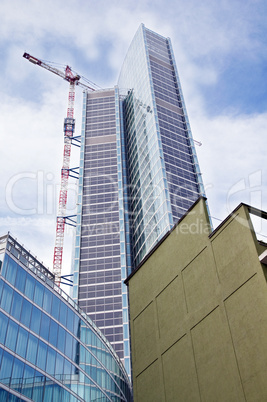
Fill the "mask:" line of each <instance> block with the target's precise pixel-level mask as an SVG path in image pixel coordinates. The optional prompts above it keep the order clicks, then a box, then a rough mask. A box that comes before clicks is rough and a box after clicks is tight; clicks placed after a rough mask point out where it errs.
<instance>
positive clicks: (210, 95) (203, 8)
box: [0, 0, 267, 267]
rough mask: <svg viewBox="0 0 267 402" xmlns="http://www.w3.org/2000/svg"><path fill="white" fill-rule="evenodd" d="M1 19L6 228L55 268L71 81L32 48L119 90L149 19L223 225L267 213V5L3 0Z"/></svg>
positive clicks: (1, 206)
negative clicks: (32, 59)
mask: <svg viewBox="0 0 267 402" xmlns="http://www.w3.org/2000/svg"><path fill="white" fill-rule="evenodd" d="M0 15H1V24H0V56H1V63H0V73H1V77H2V80H1V95H2V96H1V103H0V115H1V141H2V142H1V143H2V144H5V145H4V146H2V147H1V172H2V175H1V179H2V180H1V199H0V227H1V233H5V232H6V231H7V230H10V231H11V232H12V233H13V234H14V235H15V236H17V237H18V239H19V240H20V241H21V242H23V243H25V245H26V246H27V247H28V248H31V249H32V250H33V251H34V252H35V253H36V254H37V256H38V257H39V258H40V259H41V260H43V261H44V262H45V263H46V264H47V265H48V266H49V267H52V255H53V247H54V239H55V216H56V209H57V192H58V188H59V180H60V168H61V164H62V150H63V133H62V126H63V119H64V117H65V115H66V107H67V94H68V85H67V83H66V82H64V81H63V80H61V79H60V78H59V77H57V76H55V75H53V74H51V73H49V72H47V71H45V70H44V69H41V68H38V67H36V66H34V65H32V64H30V63H28V62H27V61H26V60H25V59H23V57H22V55H23V53H24V51H27V52H28V53H30V54H32V55H34V56H36V57H38V58H41V59H43V60H49V61H53V62H56V63H62V64H69V65H70V66H71V67H72V68H73V69H74V70H75V71H77V72H78V73H79V74H81V75H83V76H86V77H87V78H88V79H90V80H92V81H93V82H96V83H97V84H98V85H100V86H101V87H112V86H113V85H114V84H116V82H117V78H118V75H119V71H120V68H121V65H122V62H123V59H124V57H125V54H126V52H127V49H128V47H129V44H130V42H131V39H132V38H133V36H134V34H135V32H136V30H137V29H138V27H139V25H140V23H144V24H145V25H146V26H147V27H148V28H150V29H152V30H154V31H156V32H158V33H160V34H162V35H163V36H167V37H170V38H171V40H172V45H173V49H174V54H175V57H176V63H177V66H178V71H179V74H180V80H181V84H182V88H183V92H184V98H185V102H186V106H187V111H188V115H189V120H190V122H191V128H192V132H193V136H194V138H195V139H196V140H198V141H201V142H202V144H203V145H202V146H201V147H197V153H198V157H199V162H200V167H201V170H202V173H203V181H204V184H205V186H206V193H207V197H208V200H209V205H210V210H211V215H212V216H214V217H215V218H216V220H214V223H215V224H216V223H217V222H219V219H224V218H225V217H226V216H227V215H228V214H229V213H230V212H231V210H232V209H234V208H235V207H236V206H237V205H238V203H239V202H241V201H243V202H246V203H249V204H253V205H254V206H256V207H259V208H261V209H265V210H267V205H266V196H267V194H266V192H267V190H266V189H267V178H266V177H267V169H266V161H265V160H266V157H265V154H266V151H265V148H266V122H267V93H266V92H267V90H266V82H267V79H266V78H267V60H266V59H267V41H266V38H267V3H266V1H265V0H247V1H246V2H244V1H242V0H218V1H214V0H206V1H202V2H199V1H197V0H175V1H174V0H170V1H168V2H167V3H166V2H165V1H161V0H155V1H150V0H142V1H141V0H136V1H132V0H129V1H124V2H122V1H113V0H110V1H108V2H107V1H104V0H99V1H95V0H94V1H92V0H87V1H85V0H76V1H75V2H73V1H70V0H66V1H64V2H62V1H60V0H53V1H51V0H47V1H46V2H40V1H37V0H28V1H25V2H21V1H19V0H2V1H1V2H0ZM81 103H82V91H80V90H78V89H77V92H76V113H75V115H76V133H79V130H80V123H81V122H80V120H81ZM78 156H79V155H78V152H77V151H76V152H75V151H74V152H73V162H72V164H73V165H76V164H77V161H78ZM69 199H70V204H69V210H70V212H73V211H74V210H75V184H74V183H71V190H70V195H69ZM217 219H218V220H217ZM261 229H262V228H261V226H260V225H258V227H257V230H258V231H260V230H261ZM266 232H267V231H266V230H265V235H266V234H267V233H266ZM265 240H266V238H265ZM66 244H67V247H66V250H67V251H66V252H65V254H64V255H65V257H64V258H65V262H64V264H65V266H66V267H69V261H70V249H71V247H68V246H69V245H71V233H70V232H68V233H67V234H66Z"/></svg>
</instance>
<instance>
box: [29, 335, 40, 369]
mask: <svg viewBox="0 0 267 402" xmlns="http://www.w3.org/2000/svg"><path fill="white" fill-rule="evenodd" d="M37 346H38V340H37V338H36V337H35V336H34V335H32V334H29V339H28V348H27V355H26V359H27V360H29V361H30V362H31V363H32V364H35V361H36V355H37Z"/></svg>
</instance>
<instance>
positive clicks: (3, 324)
mask: <svg viewBox="0 0 267 402" xmlns="http://www.w3.org/2000/svg"><path fill="white" fill-rule="evenodd" d="M7 325H8V318H7V316H6V315H5V314H3V313H1V312H0V343H2V344H4V343H5V339H6V331H7Z"/></svg>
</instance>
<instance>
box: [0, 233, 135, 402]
mask: <svg viewBox="0 0 267 402" xmlns="http://www.w3.org/2000/svg"><path fill="white" fill-rule="evenodd" d="M131 399H132V396H131V386H130V383H129V380H128V375H127V373H126V371H125V369H124V367H123V365H122V363H121V362H120V359H119V358H118V356H117V355H116V353H115V352H114V350H113V349H112V347H111V345H110V344H109V343H108V341H107V340H106V338H105V337H104V336H103V334H102V333H101V332H100V330H99V329H98V328H97V327H96V326H95V324H94V323H93V322H92V321H91V320H90V319H89V318H88V316H87V315H86V314H85V313H83V312H82V310H80V308H79V307H78V306H77V305H76V304H75V303H74V301H73V300H72V299H71V298H70V297H69V296H68V295H67V294H66V293H65V292H63V291H62V289H60V288H59V287H58V286H57V285H56V284H55V283H54V276H53V274H52V273H51V272H50V271H49V270H48V269H47V268H45V267H44V265H43V264H42V263H40V262H39V261H38V260H37V258H36V257H34V256H33V255H32V254H31V253H30V252H29V251H27V250H26V249H25V248H24V247H23V246H21V245H20V244H19V243H18V242H17V241H16V240H15V239H14V238H13V237H12V236H10V235H9V234H8V235H6V236H2V237H0V401H21V400H22V401H38V402H40V401H49V402H51V401H56V402H60V401H62V402H74V401H75V402H76V401H130V400H131Z"/></svg>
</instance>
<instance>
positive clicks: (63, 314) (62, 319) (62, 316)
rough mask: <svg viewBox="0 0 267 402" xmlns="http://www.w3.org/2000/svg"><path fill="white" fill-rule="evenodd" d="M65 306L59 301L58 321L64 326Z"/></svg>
mask: <svg viewBox="0 0 267 402" xmlns="http://www.w3.org/2000/svg"><path fill="white" fill-rule="evenodd" d="M67 309H68V308H67V306H66V304H65V303H63V302H61V303H60V315H59V321H60V323H61V324H62V325H64V326H66V323H67V312H68V310H67Z"/></svg>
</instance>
